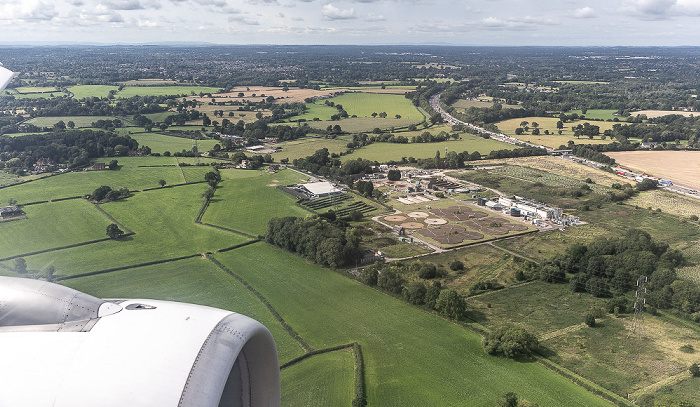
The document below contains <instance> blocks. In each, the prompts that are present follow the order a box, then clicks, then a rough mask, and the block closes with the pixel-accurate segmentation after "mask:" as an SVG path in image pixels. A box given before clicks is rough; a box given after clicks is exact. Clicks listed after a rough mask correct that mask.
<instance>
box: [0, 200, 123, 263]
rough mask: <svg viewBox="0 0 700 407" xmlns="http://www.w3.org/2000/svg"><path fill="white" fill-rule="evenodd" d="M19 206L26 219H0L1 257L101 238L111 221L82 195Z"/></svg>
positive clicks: (103, 236)
mask: <svg viewBox="0 0 700 407" xmlns="http://www.w3.org/2000/svg"><path fill="white" fill-rule="evenodd" d="M22 209H23V210H24V212H25V213H26V214H27V218H26V219H19V220H14V221H11V222H2V223H0V230H2V233H0V258H4V257H9V256H16V255H19V254H23V253H31V252H35V251H39V250H46V249H50V248H53V247H58V246H66V245H70V244H75V243H82V242H87V241H90V240H95V239H103V238H105V237H106V235H105V229H106V228H107V225H109V224H110V223H111V222H110V221H109V219H107V217H106V216H104V215H103V214H101V213H100V212H99V211H98V210H97V209H95V207H94V206H92V204H90V203H89V202H87V201H85V200H84V199H73V200H69V201H61V202H51V203H45V204H39V205H31V206H25V207H24V208H22Z"/></svg>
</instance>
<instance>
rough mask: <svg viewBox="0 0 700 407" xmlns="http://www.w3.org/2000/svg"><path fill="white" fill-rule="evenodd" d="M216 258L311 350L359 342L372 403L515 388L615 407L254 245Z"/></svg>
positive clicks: (487, 398) (562, 401)
mask: <svg viewBox="0 0 700 407" xmlns="http://www.w3.org/2000/svg"><path fill="white" fill-rule="evenodd" d="M215 257H216V258H217V259H218V260H219V261H221V262H222V263H224V264H225V265H226V266H227V267H229V268H230V269H232V270H236V272H237V273H239V274H240V275H241V276H242V277H243V278H244V279H246V281H248V282H249V283H250V284H251V285H252V286H253V287H255V289H256V290H258V291H259V292H260V293H261V294H262V295H263V296H265V298H267V299H268V301H269V302H270V303H271V304H272V306H273V307H275V309H277V310H278V312H279V313H280V314H281V316H282V318H284V320H285V321H286V322H287V323H289V324H290V326H292V327H293V328H294V329H295V330H296V331H297V332H298V333H299V334H300V335H301V337H302V338H304V339H305V340H306V341H307V342H308V343H309V344H310V345H311V346H313V347H315V348H325V347H329V346H335V345H339V344H344V343H349V342H353V341H357V342H359V343H360V344H361V346H362V351H363V355H364V357H365V366H366V368H365V374H366V383H367V393H368V401H369V405H381V406H427V405H469V406H492V405H493V403H494V400H495V399H496V398H498V397H500V396H501V395H503V394H505V393H506V392H508V391H515V392H517V393H518V395H521V396H522V397H525V398H527V399H528V400H531V401H533V402H537V403H540V404H541V405H567V406H573V405H581V406H584V405H585V406H592V405H608V404H607V403H606V402H604V401H603V400H601V399H599V398H597V397H596V396H594V395H592V394H591V393H588V392H587V391H585V390H584V389H582V388H580V387H578V386H576V385H574V384H573V383H571V382H569V381H568V380H566V379H564V378H562V377H560V376H558V375H556V374H554V373H553V372H551V371H549V370H547V369H545V368H543V367H542V366H540V365H538V364H535V363H526V362H525V363H523V362H514V361H511V360H506V359H501V358H496V357H492V356H488V355H486V354H485V353H484V352H483V350H482V349H481V344H480V337H479V336H478V335H476V334H474V333H472V332H470V331H467V330H465V329H464V328H461V327H459V326H456V325H453V324H450V323H447V322H445V321H443V320H442V319H440V318H437V317H435V316H433V315H430V314H427V313H425V312H423V311H421V310H418V309H416V308H414V307H412V306H409V305H407V304H405V303H403V302H401V301H397V300H395V299H393V298H391V297H389V296H386V295H383V294H381V293H378V292H376V291H374V290H371V289H369V288H367V287H364V286H362V285H361V284H359V283H356V282H354V281H352V280H349V279H347V278H346V277H344V276H341V275H339V274H336V273H333V272H330V271H328V270H324V269H321V268H319V267H317V266H314V265H311V264H308V263H306V262H305V261H304V260H301V259H299V258H297V257H294V256H291V255H290V254H288V253H286V252H284V251H282V250H279V249H275V248H272V247H270V246H266V245H261V244H256V245H253V246H247V247H243V248H240V249H236V250H234V251H231V252H226V253H221V254H218V255H215ZM310 282H313V284H310ZM457 372H458V373H457Z"/></svg>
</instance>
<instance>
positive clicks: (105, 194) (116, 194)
mask: <svg viewBox="0 0 700 407" xmlns="http://www.w3.org/2000/svg"><path fill="white" fill-rule="evenodd" d="M130 196H131V192H129V188H120V189H118V190H117V189H112V187H110V186H109V185H102V186H101V187H98V188H97V189H95V190H94V191H92V193H91V194H90V195H89V199H90V200H91V201H95V202H101V203H104V202H110V201H118V200H120V199H124V198H128V197H130Z"/></svg>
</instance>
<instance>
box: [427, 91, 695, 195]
mask: <svg viewBox="0 0 700 407" xmlns="http://www.w3.org/2000/svg"><path fill="white" fill-rule="evenodd" d="M440 95H441V94H440V93H438V94H437V95H435V96H433V97H432V98H430V101H429V103H430V107H432V108H433V110H435V111H436V112H438V113H440V115H441V116H442V118H443V120H444V121H445V122H447V123H448V124H449V125H450V126H454V125H456V124H461V125H464V126H466V127H468V128H470V129H472V130H475V131H477V132H478V133H480V134H486V135H488V136H489V137H490V138H492V139H494V140H497V141H500V142H503V143H508V144H513V145H517V146H522V147H525V146H526V147H536V148H543V149H545V150H547V152H550V153H551V152H552V151H554V149H553V148H551V147H547V146H542V145H537V144H532V143H528V142H525V141H522V140H518V139H517V138H515V137H511V136H507V135H505V134H503V133H495V132H492V131H488V130H486V129H484V128H483V127H479V126H477V125H474V124H472V123H467V122H463V121H461V120H458V119H457V118H455V117H454V116H452V115H451V114H449V113H447V112H446V111H445V110H444V109H443V108H442V107H441V106H440ZM560 157H561V158H563V159H567V160H571V161H575V162H578V163H579V164H583V165H587V166H589V167H593V168H598V169H602V168H603V167H606V165H605V164H601V163H598V162H595V161H590V160H586V159H583V158H579V157H574V156H571V155H561V156H560ZM613 170H615V172H616V173H617V175H618V176H620V177H623V178H626V179H630V180H632V181H636V182H639V180H640V179H644V178H651V179H655V180H656V181H657V182H658V181H659V179H657V178H655V177H649V176H648V175H646V174H638V173H634V172H631V171H629V170H626V169H622V168H613ZM659 187H660V188H663V189H665V190H667V191H670V192H675V193H677V194H681V195H685V196H688V197H691V198H696V199H700V194H698V192H697V191H695V190H692V189H690V188H686V187H683V186H679V185H673V184H663V183H659Z"/></svg>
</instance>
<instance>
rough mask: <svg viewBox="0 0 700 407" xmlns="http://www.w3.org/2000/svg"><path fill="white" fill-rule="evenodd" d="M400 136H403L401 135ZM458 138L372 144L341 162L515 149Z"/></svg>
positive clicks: (488, 142) (466, 136)
mask: <svg viewBox="0 0 700 407" xmlns="http://www.w3.org/2000/svg"><path fill="white" fill-rule="evenodd" d="M401 134H402V135H404V134H403V133H401ZM406 137H409V136H406ZM460 137H461V139H460V140H451V141H443V142H439V143H408V144H396V143H374V144H370V145H369V146H365V147H362V148H358V149H356V150H355V151H354V152H353V153H352V154H348V155H346V156H343V157H342V158H341V161H347V160H355V159H357V158H364V159H365V160H371V161H379V162H387V161H391V160H394V161H401V158H403V157H407V158H408V157H414V158H431V157H435V152H436V151H440V155H441V156H442V157H444V156H445V148H447V149H448V151H455V152H458V153H461V152H463V151H469V152H474V151H479V152H480V153H482V154H488V153H489V152H491V151H493V150H504V149H506V150H512V149H514V148H516V147H515V146H513V145H512V144H506V143H501V142H499V141H495V140H487V139H484V138H482V137H478V136H474V135H471V134H461V135H460ZM409 138H410V137H409Z"/></svg>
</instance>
